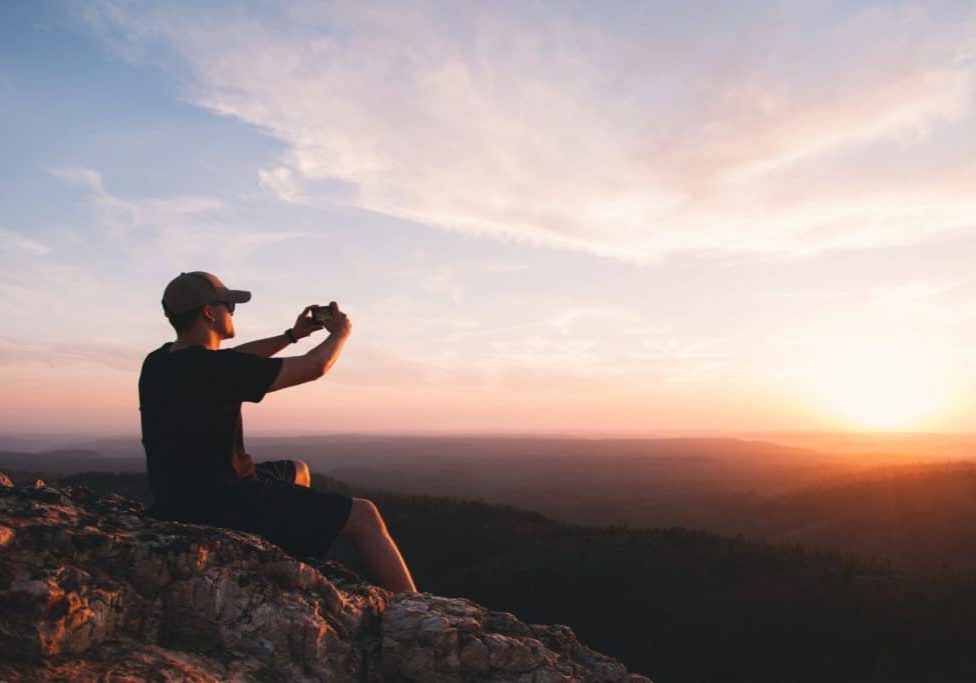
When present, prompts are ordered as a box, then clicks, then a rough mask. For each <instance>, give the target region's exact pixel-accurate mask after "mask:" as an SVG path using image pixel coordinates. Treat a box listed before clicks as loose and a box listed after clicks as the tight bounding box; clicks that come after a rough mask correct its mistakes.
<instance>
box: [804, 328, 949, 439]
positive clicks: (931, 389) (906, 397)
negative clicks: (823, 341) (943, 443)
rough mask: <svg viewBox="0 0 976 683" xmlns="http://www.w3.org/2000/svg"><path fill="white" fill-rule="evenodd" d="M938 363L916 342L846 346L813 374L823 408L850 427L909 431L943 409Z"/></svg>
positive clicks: (857, 343) (922, 424)
mask: <svg viewBox="0 0 976 683" xmlns="http://www.w3.org/2000/svg"><path fill="white" fill-rule="evenodd" d="M941 366H942V363H941V360H940V359H939V358H938V357H937V355H936V354H933V353H932V352H931V350H930V349H926V348H924V347H922V346H920V345H919V344H917V343H912V342H905V341H901V342H898V341H892V340H876V341H874V342H872V343H868V342H865V341H860V342H854V343H848V344H846V346H844V347H842V348H840V349H837V350H835V351H834V352H833V353H831V355H829V356H828V358H827V360H826V361H825V362H824V364H823V366H822V368H821V369H820V371H819V372H818V382H819V385H820V386H819V389H820V393H821V396H822V400H823V402H824V403H825V406H824V407H825V408H827V409H828V410H829V411H830V412H832V413H834V414H835V415H837V416H838V417H839V418H840V419H842V420H844V421H845V422H847V423H848V424H849V425H850V426H853V427H858V428H861V429H869V430H877V431H910V430H912V429H916V428H919V427H922V426H924V424H925V422H926V421H927V420H928V419H929V418H932V417H934V416H935V415H937V414H938V413H939V412H940V411H941V410H943V409H944V407H945V399H946V391H945V386H944V382H943V381H942V380H943V377H944V375H943V372H942V367H941Z"/></svg>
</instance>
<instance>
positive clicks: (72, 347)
mask: <svg viewBox="0 0 976 683" xmlns="http://www.w3.org/2000/svg"><path fill="white" fill-rule="evenodd" d="M143 358H145V353H144V352H139V351H136V350H134V349H132V348H129V347H126V346H122V345H120V344H118V343H115V342H110V341H98V340H73V341H72V342H71V343H66V342H52V343H49V344H45V343H39V342H31V341H24V340H21V339H13V338H9V337H0V369H10V368H14V367H42V366H43V367H51V368H57V367H75V366H77V365H78V364H79V363H82V364H86V365H97V366H103V367H108V368H111V369H113V370H118V371H121V372H124V373H127V374H132V373H133V372H138V371H139V368H140V366H141V364H142V361H143Z"/></svg>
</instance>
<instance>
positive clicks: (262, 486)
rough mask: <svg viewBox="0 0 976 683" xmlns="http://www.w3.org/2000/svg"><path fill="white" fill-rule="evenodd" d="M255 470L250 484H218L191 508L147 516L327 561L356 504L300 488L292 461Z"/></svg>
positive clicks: (195, 498)
mask: <svg viewBox="0 0 976 683" xmlns="http://www.w3.org/2000/svg"><path fill="white" fill-rule="evenodd" d="M254 470H255V472H254V475H253V476H251V477H248V478H246V479H237V478H236V477H234V478H230V477H228V478H223V479H220V480H219V481H218V483H217V488H216V489H212V490H208V491H207V494H206V495H193V496H189V497H188V499H186V498H185V499H184V501H186V502H187V503H189V504H188V505H187V504H184V505H179V506H178V507H177V506H169V507H160V506H154V507H153V508H152V509H150V510H148V511H147V514H149V515H150V516H153V517H158V518H161V519H174V520H177V521H182V522H192V523H198V524H212V525H214V526H221V527H225V528H230V529H238V530H240V531H247V532H250V533H256V534H260V535H261V536H264V537H265V538H266V539H268V540H269V541H271V542H272V543H275V544H277V545H279V546H281V547H282V548H283V549H284V550H285V551H286V552H288V553H289V554H291V555H297V556H315V557H320V556H322V555H325V554H326V553H327V552H328V551H329V549H330V548H331V547H332V544H333V543H334V542H335V539H336V538H337V537H338V536H339V533H340V532H341V531H342V529H343V527H345V525H346V522H347V521H348V520H349V513H350V512H351V511H352V498H350V497H349V496H345V495H342V494H339V493H332V492H329V491H316V490H314V489H311V488H307V487H305V486H298V485H296V484H295V483H294V481H295V464H294V463H293V462H292V461H290V460H277V461H271V462H260V463H256V464H255V466H254ZM191 501H192V502H191Z"/></svg>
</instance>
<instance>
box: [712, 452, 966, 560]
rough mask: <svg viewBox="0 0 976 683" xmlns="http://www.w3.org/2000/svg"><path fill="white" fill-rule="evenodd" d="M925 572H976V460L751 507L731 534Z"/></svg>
mask: <svg viewBox="0 0 976 683" xmlns="http://www.w3.org/2000/svg"><path fill="white" fill-rule="evenodd" d="M723 530H724V531H727V532H738V533H743V534H746V535H748V536H750V537H753V538H766V539H768V540H770V541H779V542H795V543H799V544H801V545H804V546H818V547H825V548H834V549H839V550H843V551H844V552H848V553H853V554H857V555H860V556H862V557H868V558H877V559H882V560H888V561H891V562H892V563H893V565H894V566H896V567H898V568H902V569H912V570H917V571H942V570H951V569H962V570H976V463H973V462H957V463H939V464H930V465H904V466H898V467H886V468H879V469H876V470H871V471H869V472H864V473H861V474H858V475H856V476H854V477H845V478H841V479H838V480H835V481H830V482H825V483H823V484H820V485H818V486H815V487H811V488H807V489H804V490H801V491H797V492H793V493H790V494H788V495H783V496H778V497H776V498H774V499H772V500H769V501H764V502H761V503H759V504H757V505H755V506H752V507H748V508H743V509H742V510H740V511H739V513H738V514H737V515H734V517H732V518H730V519H728V520H727V522H726V525H725V527H724V529H723Z"/></svg>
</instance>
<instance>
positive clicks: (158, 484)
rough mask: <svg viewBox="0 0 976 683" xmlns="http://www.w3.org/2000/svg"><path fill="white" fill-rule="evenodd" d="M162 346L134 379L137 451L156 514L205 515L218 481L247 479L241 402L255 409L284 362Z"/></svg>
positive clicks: (248, 470) (229, 352) (250, 469)
mask: <svg viewBox="0 0 976 683" xmlns="http://www.w3.org/2000/svg"><path fill="white" fill-rule="evenodd" d="M170 346H172V342H167V343H165V344H163V345H162V346H161V347H159V348H158V349H156V350H155V351H153V352H152V353H150V354H149V355H148V356H146V359H145V360H144V361H143V364H142V372H141V373H140V375H139V410H140V412H141V414H142V444H143V447H144V448H145V450H146V462H147V467H148V470H149V481H150V484H151V486H152V490H153V496H154V497H155V499H156V505H157V508H159V509H162V510H176V509H180V510H195V509H198V508H201V507H203V508H205V507H206V506H207V503H208V500H210V498H211V497H212V496H213V495H214V494H215V492H216V491H217V489H218V488H219V487H220V486H221V485H222V482H226V481H228V480H234V479H240V478H244V477H250V476H251V475H252V474H253V473H254V463H253V461H252V460H251V457H250V456H249V455H248V454H247V452H246V451H245V450H244V430H243V425H242V420H241V403H242V402H243V401H251V402H253V403H258V402H260V401H261V399H262V398H264V395H265V393H267V391H268V388H269V387H270V386H271V384H272V383H273V382H274V380H275V378H276V377H277V376H278V373H279V371H280V370H281V366H282V364H283V362H284V361H283V360H282V359H281V358H263V357H261V356H255V355H253V354H249V353H243V352H241V351H234V350H232V349H226V350H218V351H211V350H209V349H207V348H205V347H203V346H190V347H188V348H185V349H180V350H177V351H170V350H169V348H170Z"/></svg>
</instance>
